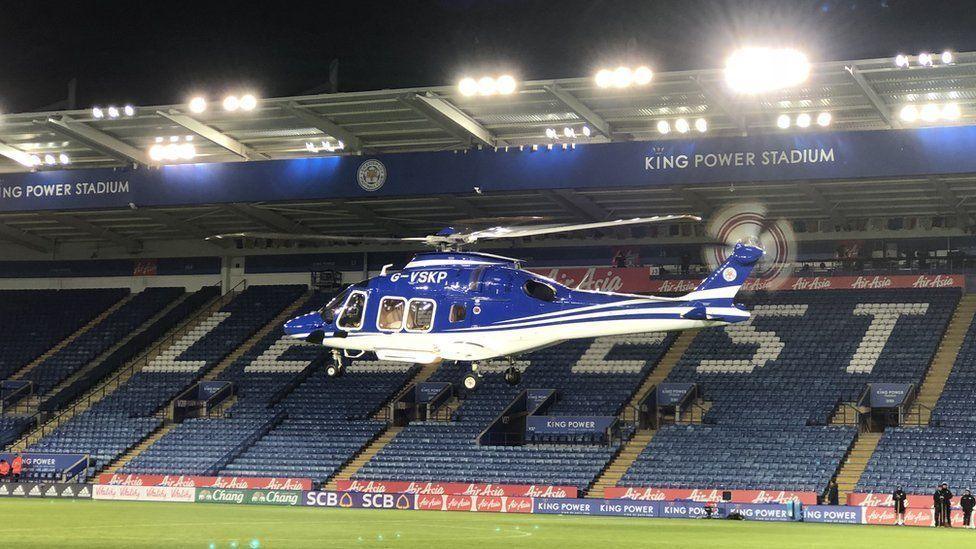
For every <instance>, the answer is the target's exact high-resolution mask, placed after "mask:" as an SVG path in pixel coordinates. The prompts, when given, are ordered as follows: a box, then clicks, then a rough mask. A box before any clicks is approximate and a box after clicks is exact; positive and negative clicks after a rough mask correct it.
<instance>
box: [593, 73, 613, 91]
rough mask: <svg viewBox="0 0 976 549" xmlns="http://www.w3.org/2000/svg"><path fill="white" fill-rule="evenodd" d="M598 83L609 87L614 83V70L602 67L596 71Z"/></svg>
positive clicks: (602, 86) (603, 86) (600, 85)
mask: <svg viewBox="0 0 976 549" xmlns="http://www.w3.org/2000/svg"><path fill="white" fill-rule="evenodd" d="M596 85H597V86H599V87H601V88H609V87H610V86H612V85H613V72H612V71H609V70H607V69H602V70H600V71H599V72H597V73H596Z"/></svg>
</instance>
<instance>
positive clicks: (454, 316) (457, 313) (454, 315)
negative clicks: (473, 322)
mask: <svg viewBox="0 0 976 549" xmlns="http://www.w3.org/2000/svg"><path fill="white" fill-rule="evenodd" d="M467 316H468V308H467V307H465V306H464V304H463V303H455V304H454V305H451V317H450V320H451V322H461V321H463V320H464V319H465V317H467Z"/></svg>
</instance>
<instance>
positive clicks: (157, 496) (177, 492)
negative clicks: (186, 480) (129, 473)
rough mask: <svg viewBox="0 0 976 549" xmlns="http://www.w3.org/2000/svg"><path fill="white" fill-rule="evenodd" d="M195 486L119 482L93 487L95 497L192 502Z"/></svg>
mask: <svg viewBox="0 0 976 549" xmlns="http://www.w3.org/2000/svg"><path fill="white" fill-rule="evenodd" d="M194 496H195V494H194V492H193V488H186V487H182V486H131V485H119V484H96V485H95V486H94V488H93V489H92V497H93V498H94V499H110V500H122V501H169V502H182V503H192V502H193V501H194Z"/></svg>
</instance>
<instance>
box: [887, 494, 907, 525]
mask: <svg viewBox="0 0 976 549" xmlns="http://www.w3.org/2000/svg"><path fill="white" fill-rule="evenodd" d="M906 499H908V496H907V495H906V494H905V491H904V490H902V489H901V486H899V487H898V489H897V490H895V491H894V492H892V493H891V500H892V501H893V502H895V523H896V524H898V526H904V525H905V500H906Z"/></svg>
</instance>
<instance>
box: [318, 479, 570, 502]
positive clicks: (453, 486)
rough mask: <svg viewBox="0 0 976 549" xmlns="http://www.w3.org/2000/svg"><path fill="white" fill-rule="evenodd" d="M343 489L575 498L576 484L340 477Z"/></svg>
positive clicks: (338, 484) (339, 484)
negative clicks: (555, 484)
mask: <svg viewBox="0 0 976 549" xmlns="http://www.w3.org/2000/svg"><path fill="white" fill-rule="evenodd" d="M336 486H337V487H338V489H339V491H342V492H369V493H401V494H425V495H455V496H518V497H534V498H574V497H576V495H577V494H578V493H579V492H578V490H577V489H576V487H575V486H545V485H534V484H469V483H464V482H406V481H387V480H369V481H360V480H339V481H336Z"/></svg>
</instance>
